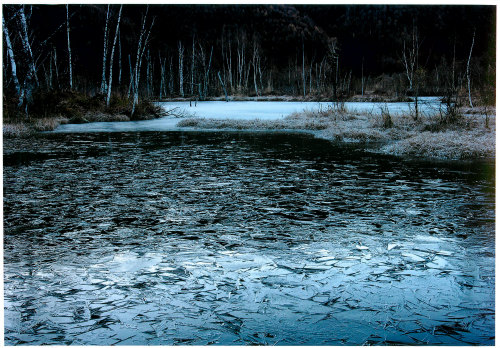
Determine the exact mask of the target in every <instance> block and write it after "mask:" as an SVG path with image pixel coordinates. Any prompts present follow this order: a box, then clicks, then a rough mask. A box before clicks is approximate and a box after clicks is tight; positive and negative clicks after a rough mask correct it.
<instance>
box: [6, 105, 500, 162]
mask: <svg viewBox="0 0 500 348" xmlns="http://www.w3.org/2000/svg"><path fill="white" fill-rule="evenodd" d="M248 100H249V101H250V100H253V101H255V98H253V99H252V97H249V99H248ZM169 101H174V100H169ZM183 101H186V100H183ZM290 101H292V100H290ZM303 101H304V100H303ZM154 103H155V104H156V103H157V102H154ZM170 112H171V111H164V112H163V114H162V116H165V115H168V114H169V113H170ZM486 114H487V115H488V116H486ZM171 116H175V117H179V122H177V123H176V127H179V130H181V131H182V130H188V129H189V130H195V131H196V130H215V131H224V130H225V131H299V132H306V133H309V134H312V135H313V136H314V137H316V138H320V139H325V140H328V141H335V142H344V143H359V144H367V145H368V144H370V146H369V149H367V151H370V152H373V153H379V154H387V155H393V156H398V157H407V158H418V159H426V158H427V159H430V160H471V159H472V160H474V159H487V160H488V159H489V160H491V159H494V158H495V155H496V122H495V120H496V110H495V108H494V107H475V108H472V109H471V108H465V107H464V108H461V109H460V112H459V115H458V116H456V117H455V118H453V119H448V118H446V117H447V116H446V115H442V114H441V115H439V114H434V115H420V117H419V118H418V119H417V120H415V118H414V117H412V115H410V114H408V113H406V114H403V113H401V114H398V113H394V114H390V113H389V111H388V110H386V111H385V112H384V111H382V112H381V113H378V112H373V111H372V112H359V111H346V110H344V109H342V108H335V107H329V108H328V109H323V110H316V111H303V112H300V113H292V114H291V115H288V116H286V117H284V118H283V119H279V120H261V119H252V120H235V119H231V118H227V119H218V118H217V119H216V118H202V117H189V116H187V115H181V116H176V115H173V113H172V115H171ZM153 118H160V117H158V115H156V116H155V115H151V117H144V118H143V119H153ZM129 120H130V118H129V117H127V116H125V115H123V114H116V115H115V114H107V113H102V112H95V111H94V112H86V113H85V117H82V118H80V119H79V121H80V122H71V121H73V120H69V119H68V118H66V117H61V116H57V117H46V118H38V119H32V120H30V121H28V122H26V121H24V122H18V123H4V124H3V137H4V139H8V138H29V137H32V136H36V135H37V134H41V133H42V132H46V131H52V130H54V129H55V128H57V127H58V126H59V125H61V124H68V123H91V122H110V121H111V122H113V121H114V122H120V121H129Z"/></svg>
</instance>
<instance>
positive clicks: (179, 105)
mask: <svg viewBox="0 0 500 348" xmlns="http://www.w3.org/2000/svg"><path fill="white" fill-rule="evenodd" d="M422 102H423V103H422V104H421V106H420V108H421V111H422V112H426V111H427V112H428V111H432V110H433V109H434V108H436V107H437V106H438V105H439V100H438V99H437V98H422ZM158 104H159V105H160V106H161V107H162V108H163V109H165V110H166V111H171V114H176V115H179V114H180V115H182V116H184V117H186V116H187V117H203V118H216V119H237V120H253V119H260V120H278V119H281V118H284V117H286V116H288V115H290V114H292V113H294V112H302V111H312V110H319V109H327V108H328V107H331V106H332V103H331V102H276V101H231V102H224V101H206V102H198V103H196V106H195V103H194V102H191V106H190V102H163V103H158ZM385 106H387V108H388V110H389V112H391V113H402V112H408V110H409V108H410V105H409V103H366V102H349V103H345V107H346V108H347V109H348V110H351V111H359V112H373V113H374V114H376V113H379V112H380V110H381V108H382V107H385ZM178 122H179V118H177V117H173V116H166V117H163V118H160V119H154V120H145V121H129V122H92V123H85V124H65V125H61V126H59V127H58V128H57V129H56V130H55V132H134V131H166V130H180V129H181V128H179V127H177V123H178Z"/></svg>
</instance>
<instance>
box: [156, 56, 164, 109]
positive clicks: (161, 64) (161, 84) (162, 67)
mask: <svg viewBox="0 0 500 348" xmlns="http://www.w3.org/2000/svg"><path fill="white" fill-rule="evenodd" d="M158 58H159V61H160V100H161V99H162V97H163V82H164V79H165V67H164V65H163V62H162V59H161V54H160V52H158Z"/></svg>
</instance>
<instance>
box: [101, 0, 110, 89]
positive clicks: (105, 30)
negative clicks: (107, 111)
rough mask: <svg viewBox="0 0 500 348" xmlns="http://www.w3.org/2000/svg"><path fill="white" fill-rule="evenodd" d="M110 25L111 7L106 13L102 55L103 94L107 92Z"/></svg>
mask: <svg viewBox="0 0 500 348" xmlns="http://www.w3.org/2000/svg"><path fill="white" fill-rule="evenodd" d="M108 24H109V5H108V10H107V11H106V24H105V26H104V48H103V53H102V76H101V93H102V94H104V93H105V92H106V59H107V56H108Z"/></svg>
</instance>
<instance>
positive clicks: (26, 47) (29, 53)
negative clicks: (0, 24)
mask: <svg viewBox="0 0 500 348" xmlns="http://www.w3.org/2000/svg"><path fill="white" fill-rule="evenodd" d="M19 20H20V22H21V34H22V35H21V39H22V43H23V48H24V51H25V55H26V58H27V64H28V66H29V73H28V80H29V82H31V80H32V79H34V80H35V82H36V85H38V77H37V75H36V67H35V60H34V58H33V51H32V50H31V44H30V42H29V39H28V24H27V23H26V16H25V14H24V5H23V6H21V8H20V9H19ZM29 92H30V93H31V90H30V91H29Z"/></svg>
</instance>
